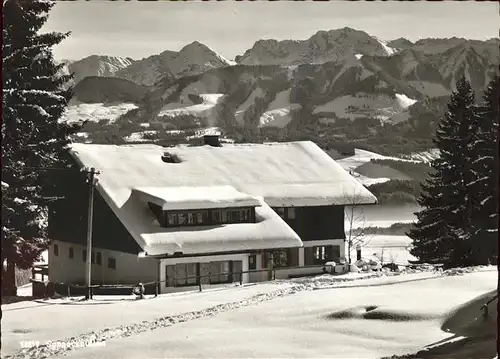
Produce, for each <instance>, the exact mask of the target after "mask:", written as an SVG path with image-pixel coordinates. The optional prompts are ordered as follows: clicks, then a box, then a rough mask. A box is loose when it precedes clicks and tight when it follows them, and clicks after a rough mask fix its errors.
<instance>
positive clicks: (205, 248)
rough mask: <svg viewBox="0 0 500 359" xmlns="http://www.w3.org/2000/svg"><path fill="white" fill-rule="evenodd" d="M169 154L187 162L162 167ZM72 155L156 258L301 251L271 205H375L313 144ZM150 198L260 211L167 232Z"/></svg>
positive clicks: (82, 148) (84, 147)
mask: <svg viewBox="0 0 500 359" xmlns="http://www.w3.org/2000/svg"><path fill="white" fill-rule="evenodd" d="M165 151H168V152H169V153H171V154H172V155H176V156H177V157H179V159H180V160H181V162H180V163H165V162H163V161H162V155H163V154H164V153H165ZM71 152H72V154H73V155H74V156H75V158H76V159H77V160H78V161H79V162H80V164H81V165H82V166H88V167H95V168H96V169H98V170H99V171H100V175H99V182H98V185H97V188H98V190H99V192H100V193H101V194H102V196H103V198H104V199H105V200H106V202H107V203H108V205H109V206H110V208H111V209H112V210H113V211H114V212H115V214H116V215H117V217H118V218H119V219H120V220H121V221H122V222H123V224H124V225H125V227H126V228H127V230H128V231H129V232H130V233H131V235H132V236H133V237H134V238H135V239H136V241H137V242H138V244H139V245H140V246H141V247H142V248H143V250H144V251H146V252H147V253H148V254H150V255H152V254H164V253H175V252H177V251H181V252H183V253H206V252H217V251H230V250H251V249H266V248H286V247H297V246H301V243H302V242H301V241H300V238H299V237H298V236H297V235H296V234H295V232H294V231H293V230H292V229H291V228H290V227H289V226H288V225H287V224H286V223H285V222H284V221H283V220H282V219H281V218H280V217H279V216H278V215H276V214H275V213H274V211H273V210H272V209H270V208H269V207H268V205H269V206H276V207H280V206H320V205H343V204H349V203H353V201H354V200H355V201H356V202H355V203H357V204H369V203H376V198H375V196H374V195H372V194H371V193H370V192H369V191H368V190H367V189H366V188H365V187H363V186H362V185H361V184H360V183H358V182H357V181H356V180H355V179H354V178H353V177H351V176H350V175H349V174H348V173H347V172H346V171H345V170H344V169H342V167H341V166H340V165H339V164H337V163H336V162H335V161H334V160H333V159H331V158H330V157H329V156H328V155H327V154H326V153H325V152H323V151H322V150H321V149H320V148H319V147H318V146H316V145H315V144H314V143H312V142H309V141H304V142H288V143H267V144H237V145H232V144H231V145H224V146H223V147H211V146H198V147H189V146H177V147H172V148H168V149H167V148H164V147H161V146H158V145H153V144H137V145H122V146H115V145H96V144H81V143H74V144H72V149H71ZM193 187H196V188H197V189H196V190H194V189H192V190H191V188H193ZM230 187H231V188H232V189H229V188H230ZM176 191H177V192H176ZM145 196H146V199H147V197H148V196H149V198H150V199H154V201H156V202H154V201H153V202H154V203H157V204H160V203H161V205H162V207H164V206H166V207H167V208H168V206H170V205H171V206H172V207H171V208H182V207H184V208H186V209H188V208H192V207H193V206H194V205H195V204H197V203H200V209H201V208H207V206H208V207H211V206H214V205H215V203H217V202H218V201H220V202H221V203H223V204H224V206H223V207H228V206H229V204H230V203H231V202H232V204H233V205H238V203H239V201H244V202H245V201H248V202H245V203H248V205H250V203H252V205H257V202H256V198H255V197H259V201H260V203H258V204H260V206H258V207H256V215H257V217H258V219H259V220H258V223H243V224H229V225H221V226H215V227H197V228H196V230H193V229H192V228H188V229H185V230H182V229H181V228H162V227H160V226H159V225H158V223H157V222H156V218H155V217H154V215H153V213H152V212H151V210H150V209H149V208H148V206H146V205H144V200H145ZM354 197H355V198H354ZM201 202H203V203H201ZM202 204H203V206H201V205H202Z"/></svg>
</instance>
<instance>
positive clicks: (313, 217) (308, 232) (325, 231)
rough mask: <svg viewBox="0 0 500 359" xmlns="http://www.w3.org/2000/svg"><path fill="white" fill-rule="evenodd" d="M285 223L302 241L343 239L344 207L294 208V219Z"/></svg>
mask: <svg viewBox="0 0 500 359" xmlns="http://www.w3.org/2000/svg"><path fill="white" fill-rule="evenodd" d="M285 221H286V222H287V223H288V225H289V226H290V227H292V229H293V230H294V231H295V232H296V233H297V234H298V235H299V236H300V238H301V239H302V240H303V241H314V240H320V239H345V232H344V206H315V207H295V219H286V220H285Z"/></svg>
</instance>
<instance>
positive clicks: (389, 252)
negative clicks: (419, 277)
mask: <svg viewBox="0 0 500 359" xmlns="http://www.w3.org/2000/svg"><path fill="white" fill-rule="evenodd" d="M410 245H411V238H409V237H407V236H391V235H367V236H366V237H365V238H364V243H363V245H362V248H361V255H362V257H363V258H367V259H371V258H374V259H376V260H377V261H379V262H381V263H383V264H384V263H396V264H398V265H407V264H409V262H408V261H410V260H416V259H417V258H415V257H414V256H412V255H411V254H410V253H409V251H408V250H409V247H410ZM351 258H353V259H355V258H356V248H352V251H351Z"/></svg>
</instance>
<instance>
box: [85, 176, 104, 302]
mask: <svg viewBox="0 0 500 359" xmlns="http://www.w3.org/2000/svg"><path fill="white" fill-rule="evenodd" d="M83 171H84V172H86V173H87V183H88V186H89V203H88V206H89V207H88V214H87V258H86V259H87V273H86V274H87V275H86V277H87V299H92V290H91V287H90V286H91V285H92V219H93V215H94V187H95V185H96V183H97V181H98V180H97V178H95V176H96V175H98V174H99V173H100V172H99V171H96V170H95V168H94V167H92V168H90V169H89V168H87V167H86V168H84V169H83Z"/></svg>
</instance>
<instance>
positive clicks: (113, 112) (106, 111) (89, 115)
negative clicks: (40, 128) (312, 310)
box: [60, 103, 137, 123]
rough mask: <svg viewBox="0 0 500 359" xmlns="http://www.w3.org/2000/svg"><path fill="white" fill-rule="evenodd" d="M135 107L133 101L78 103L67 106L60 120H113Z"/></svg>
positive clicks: (70, 121)
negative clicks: (108, 103)
mask: <svg viewBox="0 0 500 359" xmlns="http://www.w3.org/2000/svg"><path fill="white" fill-rule="evenodd" d="M136 108H137V106H136V105H135V104H133V103H121V104H117V105H104V104H103V103H80V104H76V105H71V106H68V108H67V109H66V111H65V112H64V114H63V116H62V117H61V120H60V121H61V122H68V123H72V122H80V121H93V122H99V121H101V120H109V122H113V121H115V120H116V119H117V118H118V117H120V116H121V115H123V114H125V113H127V112H129V111H130V110H133V109H136Z"/></svg>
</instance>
